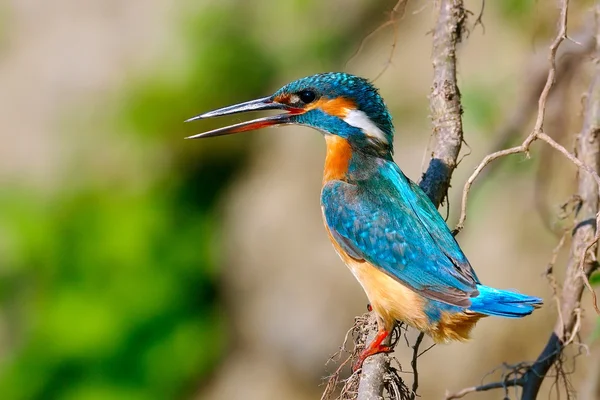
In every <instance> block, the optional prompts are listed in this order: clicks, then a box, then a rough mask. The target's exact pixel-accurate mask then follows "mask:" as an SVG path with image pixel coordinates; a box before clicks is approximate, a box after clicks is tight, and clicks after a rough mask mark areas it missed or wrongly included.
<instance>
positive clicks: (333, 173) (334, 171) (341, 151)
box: [323, 135, 352, 183]
mask: <svg viewBox="0 0 600 400" xmlns="http://www.w3.org/2000/svg"><path fill="white" fill-rule="evenodd" d="M325 142H326V143H327V155H326V156H325V169H324V171H323V183H325V182H328V181H330V180H333V179H339V180H343V179H345V177H346V173H347V172H348V167H349V166H350V159H351V158H352V148H351V147H350V143H348V140H346V139H344V138H341V137H339V136H335V135H325Z"/></svg>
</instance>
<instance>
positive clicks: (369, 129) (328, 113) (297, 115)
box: [188, 72, 394, 156]
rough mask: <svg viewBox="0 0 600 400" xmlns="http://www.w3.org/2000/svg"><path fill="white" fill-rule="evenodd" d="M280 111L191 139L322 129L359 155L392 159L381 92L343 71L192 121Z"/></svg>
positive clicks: (389, 119)
mask: <svg viewBox="0 0 600 400" xmlns="http://www.w3.org/2000/svg"><path fill="white" fill-rule="evenodd" d="M275 109H277V110H283V111H286V112H285V113H283V114H278V115H273V116H269V117H264V118H258V119H255V120H252V121H248V122H242V123H239V124H235V125H230V126H226V127H224V128H219V129H215V130H212V131H209V132H204V133H200V134H198V135H194V136H190V137H189V138H188V139H197V138H203V137H211V136H221V135H229V134H232V133H239V132H246V131H251V130H256V129H260V128H266V127H270V126H278V125H288V124H297V125H305V126H310V127H312V128H315V129H318V130H319V131H321V132H322V133H323V134H325V135H337V136H340V137H342V138H344V139H346V140H348V142H349V143H350V145H351V146H352V147H353V148H354V149H355V150H359V151H362V152H366V153H372V154H374V155H379V156H391V154H392V150H393V143H392V142H393V136H394V127H393V125H392V117H391V116H390V114H389V112H388V110H387V107H386V105H385V103H384V102H383V99H382V98H381V96H380V95H379V93H378V91H377V89H376V88H375V87H374V86H373V85H372V84H371V83H369V82H368V81H367V80H366V79H363V78H360V77H357V76H354V75H349V74H346V73H342V72H329V73H324V74H317V75H312V76H308V77H306V78H302V79H298V80H296V81H294V82H291V83H289V84H287V85H285V86H284V87H282V88H281V89H279V90H277V91H276V92H275V93H274V94H273V95H271V96H268V97H264V98H260V99H256V100H251V101H247V102H245V103H240V104H235V105H232V106H229V107H223V108H220V109H218V110H214V111H210V112H207V113H205V114H201V115H198V116H196V117H193V118H190V119H189V120H188V121H193V120H196V119H204V118H210V117H217V116H221V115H228V114H236V113H241V112H246V111H258V110H275Z"/></svg>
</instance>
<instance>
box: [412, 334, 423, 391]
mask: <svg viewBox="0 0 600 400" xmlns="http://www.w3.org/2000/svg"><path fill="white" fill-rule="evenodd" d="M424 337H425V333H424V332H419V336H417V340H416V341H415V344H414V346H413V356H412V360H411V362H410V366H411V367H412V370H413V384H412V393H411V395H410V400H415V398H416V397H417V389H418V388H419V369H418V368H417V360H418V359H419V355H420V354H419V346H421V342H423V338H424Z"/></svg>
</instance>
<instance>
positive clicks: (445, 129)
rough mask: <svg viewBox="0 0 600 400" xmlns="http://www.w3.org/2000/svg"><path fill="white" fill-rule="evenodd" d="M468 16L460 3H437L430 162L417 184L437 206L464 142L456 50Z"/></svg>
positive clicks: (455, 0) (443, 0)
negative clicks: (457, 81) (457, 80)
mask: <svg viewBox="0 0 600 400" xmlns="http://www.w3.org/2000/svg"><path fill="white" fill-rule="evenodd" d="M466 20H467V17H466V13H465V9H464V6H463V2H462V0H440V1H439V2H438V19H437V23H436V26H435V30H434V32H433V50H432V55H431V57H432V62H433V85H432V87H431V95H430V96H429V104H430V109H431V120H432V123H433V135H432V141H431V145H430V148H431V155H430V157H431V159H430V161H429V166H428V167H427V170H426V171H425V173H424V175H423V179H422V180H421V183H420V184H419V185H420V186H421V189H423V190H424V191H425V193H427V195H428V196H429V198H430V199H431V201H432V202H433V204H435V206H436V207H439V205H440V204H441V202H442V200H443V199H444V197H445V196H446V195H447V193H448V188H449V187H450V178H451V177H452V172H453V171H454V169H455V168H456V165H457V160H458V153H459V152H460V148H461V145H462V142H463V129H462V112H463V110H462V106H461V103H460V91H459V90H458V85H457V83H456V48H457V45H458V43H460V41H461V39H462V34H463V33H464V25H465V23H466Z"/></svg>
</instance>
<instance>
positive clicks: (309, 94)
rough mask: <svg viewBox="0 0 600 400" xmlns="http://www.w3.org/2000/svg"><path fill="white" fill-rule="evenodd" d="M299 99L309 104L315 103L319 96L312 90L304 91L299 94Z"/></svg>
mask: <svg viewBox="0 0 600 400" xmlns="http://www.w3.org/2000/svg"><path fill="white" fill-rule="evenodd" d="M298 97H300V100H302V102H303V103H304V104H308V103H312V102H313V101H315V98H316V97H317V95H316V94H315V92H313V91H312V90H303V91H301V92H300V93H298Z"/></svg>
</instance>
